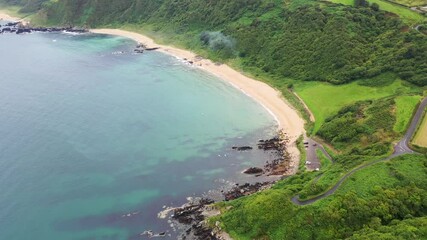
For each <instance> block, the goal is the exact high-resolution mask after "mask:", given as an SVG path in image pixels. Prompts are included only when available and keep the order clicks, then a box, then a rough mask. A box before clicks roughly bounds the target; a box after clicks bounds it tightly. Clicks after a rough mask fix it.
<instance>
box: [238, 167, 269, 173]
mask: <svg viewBox="0 0 427 240" xmlns="http://www.w3.org/2000/svg"><path fill="white" fill-rule="evenodd" d="M263 172H264V170H263V169H262V168H259V167H250V168H248V169H246V170H245V171H243V173H245V174H261V173H263Z"/></svg>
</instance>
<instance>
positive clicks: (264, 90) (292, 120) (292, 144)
mask: <svg viewBox="0 0 427 240" xmlns="http://www.w3.org/2000/svg"><path fill="white" fill-rule="evenodd" d="M0 19H3V20H8V21H21V20H22V19H20V18H18V17H13V16H10V15H9V14H7V13H4V12H2V11H1V10H0ZM90 32H92V33H96V34H105V35H114V36H120V37H125V38H129V39H132V40H134V41H136V42H139V43H143V44H145V46H146V47H149V48H159V49H157V51H159V52H162V53H165V54H168V55H171V56H174V57H177V58H180V59H186V60H187V61H188V62H192V63H193V66H196V67H198V68H200V69H202V70H204V71H207V72H209V73H211V74H213V75H215V76H217V77H218V78H220V79H221V80H223V81H226V82H228V83H229V84H231V85H232V86H233V87H235V88H237V89H239V90H240V91H242V92H243V93H244V94H246V95H247V96H249V97H250V98H252V99H254V100H255V101H256V102H258V103H259V104H260V105H261V106H262V107H264V108H265V109H266V110H267V111H268V112H269V113H270V114H271V115H272V116H273V117H274V119H275V120H276V122H277V124H278V129H279V130H283V132H284V133H285V134H287V136H288V137H289V146H288V148H287V150H288V152H289V153H290V155H291V163H290V167H291V171H290V172H288V173H287V174H286V175H292V174H295V173H296V171H297V170H298V165H299V160H300V159H299V158H300V152H299V150H298V148H297V146H296V140H297V139H298V137H299V136H301V135H303V134H305V129H304V119H302V118H301V117H300V116H299V115H298V112H297V110H295V109H294V108H292V107H291V106H290V105H289V104H288V103H287V102H286V100H285V98H284V97H283V96H282V94H281V93H280V92H279V91H278V90H276V89H274V88H273V87H271V86H269V85H268V84H266V83H264V82H261V81H257V80H255V79H252V78H249V77H247V76H245V75H244V74H243V73H241V72H239V71H237V70H235V69H233V68H231V67H229V66H228V65H226V64H220V65H219V64H215V63H214V62H212V61H211V60H209V59H204V58H201V57H199V56H198V55H197V54H195V53H193V52H191V51H188V50H184V49H180V48H176V47H172V46H166V45H160V44H157V43H155V42H154V40H153V39H151V38H149V37H147V36H145V35H142V34H139V33H135V32H130V31H125V30H120V29H90Z"/></svg>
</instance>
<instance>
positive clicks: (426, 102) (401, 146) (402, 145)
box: [291, 97, 427, 206]
mask: <svg viewBox="0 0 427 240" xmlns="http://www.w3.org/2000/svg"><path fill="white" fill-rule="evenodd" d="M426 106H427V97H426V98H424V99H423V100H422V101H421V103H420V104H419V106H418V109H417V112H416V113H415V115H414V116H413V118H412V121H411V124H410V125H409V127H408V129H407V131H406V133H405V135H404V136H403V138H402V140H400V141H399V142H398V143H397V144H396V145H395V146H394V152H393V154H392V155H390V156H388V157H386V158H383V159H380V160H376V161H374V162H371V163H368V164H365V165H362V166H359V167H357V168H355V169H353V170H351V171H350V172H348V173H347V174H345V175H344V176H343V177H342V178H341V179H340V180H339V181H338V182H337V183H336V184H335V185H334V186H333V187H332V188H331V189H329V190H328V191H326V192H324V193H322V194H321V195H318V196H316V197H314V198H311V199H309V200H305V201H300V200H299V195H296V196H294V197H292V199H291V200H292V202H293V203H294V204H296V205H298V206H304V205H308V204H312V203H314V202H316V201H318V200H320V199H323V198H325V197H327V196H330V195H332V194H334V193H335V191H336V190H337V189H338V188H339V187H340V186H341V184H342V183H343V182H344V181H345V180H346V179H347V178H348V177H349V176H351V175H352V174H353V173H355V172H357V171H359V170H361V169H364V168H366V167H369V166H372V165H374V164H376V163H379V162H384V161H388V160H390V159H392V158H395V157H397V156H400V155H403V154H411V153H416V152H414V151H412V150H411V149H410V148H409V146H408V143H409V141H410V140H411V138H412V136H413V135H414V133H415V131H416V130H417V125H418V122H419V121H420V119H421V117H422V115H423V112H424V109H425V108H426Z"/></svg>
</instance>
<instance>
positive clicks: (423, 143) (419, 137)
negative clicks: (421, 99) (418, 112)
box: [413, 114, 427, 148]
mask: <svg viewBox="0 0 427 240" xmlns="http://www.w3.org/2000/svg"><path fill="white" fill-rule="evenodd" d="M413 143H414V144H415V145H418V146H420V147H424V148H427V114H425V115H424V118H423V121H422V122H421V125H420V127H419V129H418V131H417V134H416V135H415V137H414V140H413Z"/></svg>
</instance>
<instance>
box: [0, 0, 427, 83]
mask: <svg viewBox="0 0 427 240" xmlns="http://www.w3.org/2000/svg"><path fill="white" fill-rule="evenodd" d="M0 1H1V0H0ZM2 1H7V2H9V3H17V4H28V3H30V2H31V3H32V4H36V5H37V4H38V5H40V2H43V0H2ZM42 5H43V10H42V13H43V14H41V15H43V16H45V17H46V20H47V21H48V22H49V23H52V24H64V25H80V26H87V27H95V26H101V25H107V24H126V23H132V24H141V25H143V24H150V25H153V26H155V30H157V31H160V32H162V33H165V32H166V33H170V34H173V35H186V36H199V35H200V34H202V33H203V32H221V33H222V34H224V35H226V36H227V37H230V38H232V39H234V41H235V48H234V49H228V51H229V52H226V53H224V50H222V52H221V53H220V54H218V56H217V57H218V58H219V59H223V60H224V61H226V60H227V59H228V58H238V59H239V60H240V62H241V63H242V65H243V67H248V68H250V69H255V71H258V72H260V73H261V72H262V73H263V74H268V75H272V76H274V77H275V78H276V79H280V78H284V77H289V78H294V79H299V80H307V81H327V82H331V83H334V84H342V83H347V82H351V81H353V80H356V79H360V78H370V77H374V76H377V75H379V74H381V73H384V72H394V73H396V74H397V75H399V76H400V77H401V78H402V79H404V80H407V81H409V82H412V83H414V84H417V85H419V86H425V85H427V61H425V59H427V37H426V36H425V35H423V34H422V33H419V32H418V31H416V30H413V29H411V28H410V26H405V25H404V24H403V23H402V22H401V21H400V20H399V18H397V17H396V16H394V15H391V14H387V13H385V12H383V11H380V10H378V9H377V8H373V7H372V6H371V7H369V6H366V7H363V6H361V7H357V8H355V7H349V6H341V5H335V4H332V3H325V2H317V1H312V0H305V1H291V2H286V3H283V2H282V1H277V0H268V1H261V0H235V1H227V0H216V1H205V0H181V1H176V0H150V1H148V0H120V1H118V0H104V1H96V0H59V1H45V2H44V3H43V4H42ZM184 41H187V43H188V44H187V45H189V46H192V47H195V48H209V45H206V44H205V45H203V43H202V41H201V40H200V38H199V37H189V38H188V39H186V40H184ZM196 41H198V42H196ZM210 51H211V52H213V54H215V52H216V51H218V50H214V49H210Z"/></svg>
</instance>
